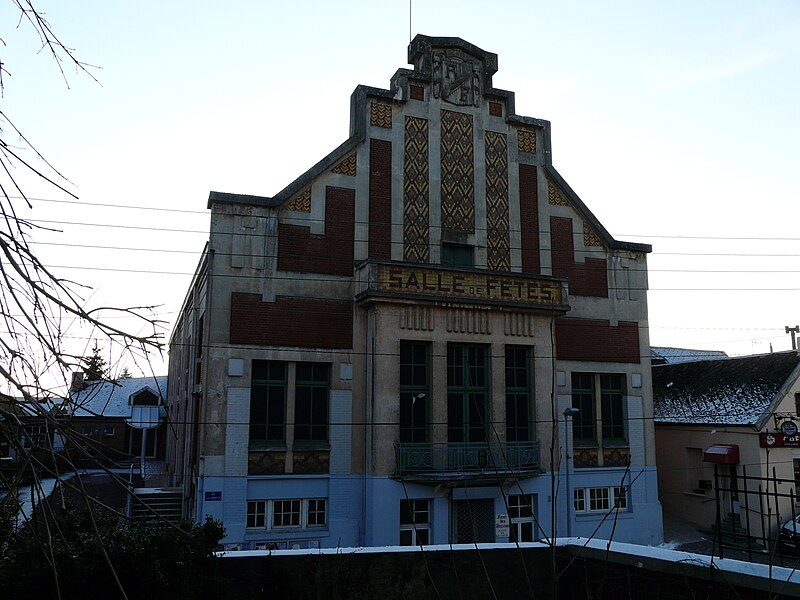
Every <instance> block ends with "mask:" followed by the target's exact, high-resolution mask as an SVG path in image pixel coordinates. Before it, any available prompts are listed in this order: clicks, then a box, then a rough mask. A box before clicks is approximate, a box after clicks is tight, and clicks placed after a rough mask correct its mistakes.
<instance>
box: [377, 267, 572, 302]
mask: <svg viewBox="0 0 800 600" xmlns="http://www.w3.org/2000/svg"><path fill="white" fill-rule="evenodd" d="M378 289H379V290H381V291H385V292H400V293H410V294H424V295H426V296H438V297H441V298H459V299H473V300H495V301H501V302H515V303H521V304H543V305H548V306H551V305H558V304H561V303H562V296H561V284H560V283H559V282H557V281H550V280H547V279H536V278H531V277H524V276H514V275H497V274H494V273H491V274H489V273H486V274H484V273H464V272H457V271H444V270H439V269H429V268H425V267H408V266H402V265H379V272H378Z"/></svg>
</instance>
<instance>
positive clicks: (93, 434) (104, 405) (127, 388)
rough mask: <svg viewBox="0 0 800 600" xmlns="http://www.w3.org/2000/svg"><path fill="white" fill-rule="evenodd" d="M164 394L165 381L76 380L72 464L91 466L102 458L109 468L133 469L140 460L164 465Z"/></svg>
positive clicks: (72, 397)
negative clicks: (129, 465)
mask: <svg viewBox="0 0 800 600" xmlns="http://www.w3.org/2000/svg"><path fill="white" fill-rule="evenodd" d="M166 394H167V377H166V376H159V377H131V378H127V379H116V380H97V381H84V380H83V378H82V377H76V378H75V379H74V380H73V385H72V389H71V390H70V402H69V408H70V412H71V419H70V422H71V430H70V433H71V436H73V438H72V439H69V440H68V444H69V446H70V447H71V448H72V449H73V456H72V458H73V460H75V461H77V462H79V463H83V464H91V463H92V462H94V461H95V460H98V459H99V460H102V461H103V462H105V463H106V464H107V465H115V464H121V463H125V464H130V462H131V461H137V460H141V458H142V457H144V459H145V460H147V459H150V460H155V461H159V460H160V461H163V459H164V456H165V450H166V430H167V426H166V424H164V423H163V418H164V416H165V409H164V405H165V403H166ZM143 440H144V453H142V449H143V448H142V441H143Z"/></svg>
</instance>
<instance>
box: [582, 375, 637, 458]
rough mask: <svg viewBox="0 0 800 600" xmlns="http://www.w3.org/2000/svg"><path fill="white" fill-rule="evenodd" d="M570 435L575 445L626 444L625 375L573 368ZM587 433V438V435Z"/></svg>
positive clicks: (615, 445)
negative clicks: (575, 411)
mask: <svg viewBox="0 0 800 600" xmlns="http://www.w3.org/2000/svg"><path fill="white" fill-rule="evenodd" d="M571 382H572V393H571V398H572V407H573V408H577V409H578V411H579V412H578V414H577V415H575V416H573V417H572V438H573V443H574V444H575V445H576V446H597V447H607V448H613V447H620V446H627V445H628V444H629V440H628V406H627V402H626V398H627V388H626V385H627V374H626V373H619V372H616V373H607V372H606V373H601V372H586V371H574V372H573V373H572V378H571ZM590 433H591V437H590V436H589V434H590Z"/></svg>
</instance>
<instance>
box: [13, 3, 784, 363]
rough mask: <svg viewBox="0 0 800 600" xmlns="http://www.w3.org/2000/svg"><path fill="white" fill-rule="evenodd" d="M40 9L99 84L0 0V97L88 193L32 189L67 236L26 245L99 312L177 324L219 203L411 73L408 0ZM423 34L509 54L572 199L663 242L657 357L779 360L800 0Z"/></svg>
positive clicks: (603, 8)
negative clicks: (151, 310)
mask: <svg viewBox="0 0 800 600" xmlns="http://www.w3.org/2000/svg"><path fill="white" fill-rule="evenodd" d="M38 4H39V6H40V8H42V9H43V10H44V11H45V13H46V17H47V18H48V19H49V21H50V23H51V25H52V27H53V29H54V30H55V31H56V32H57V33H58V35H59V36H60V37H61V38H62V40H63V41H64V42H65V43H66V44H67V45H68V46H70V47H71V48H74V49H75V53H76V55H77V56H78V57H79V58H80V59H81V60H83V61H85V62H87V63H90V64H92V65H96V66H97V68H93V69H90V70H91V72H92V74H93V75H94V76H95V77H96V78H97V80H98V81H99V84H98V83H95V82H94V81H92V80H91V79H90V78H88V77H86V76H85V75H82V74H79V73H75V71H74V69H66V72H67V78H68V82H69V86H67V85H66V84H65V82H64V80H63V79H62V78H61V77H60V75H59V73H58V71H57V69H56V67H55V66H54V64H53V61H52V59H51V58H49V57H48V55H47V54H46V53H45V52H39V46H38V43H37V38H36V37H35V35H34V33H33V31H32V30H31V28H30V27H29V26H27V25H26V24H25V23H23V24H21V25H20V26H19V27H18V28H15V27H14V25H15V24H16V23H17V15H16V14H15V12H14V8H13V6H12V3H11V2H8V1H7V0H6V1H2V2H0V38H2V39H3V40H4V41H5V43H6V46H5V47H0V60H2V61H3V62H4V63H5V67H6V69H7V70H8V72H9V74H8V75H6V76H5V77H4V84H5V91H4V96H3V98H2V100H0V107H2V110H3V111H4V112H5V113H6V114H7V115H8V116H9V117H10V118H11V119H13V120H14V122H15V124H16V125H17V126H18V127H19V128H20V129H21V130H22V131H23V132H24V133H25V134H26V136H27V137H28V138H29V139H30V140H31V141H32V142H33V143H34V144H35V145H36V146H37V147H38V149H39V150H40V151H41V152H42V153H43V154H44V155H45V156H46V157H47V158H48V160H49V161H50V162H51V163H53V164H54V165H55V166H56V167H57V168H58V169H59V170H60V171H61V172H62V173H63V174H64V175H65V176H66V177H67V178H68V179H69V181H70V182H71V183H70V184H67V185H68V187H69V188H70V189H71V190H73V191H74V192H75V193H76V194H77V195H78V196H79V197H80V203H74V202H73V203H65V202H52V201H51V200H60V201H64V200H68V197H66V196H64V195H63V194H58V193H56V192H55V191H54V190H53V189H47V188H42V187H41V186H40V185H39V184H38V183H37V182H30V183H28V186H29V187H27V188H26V190H27V191H28V192H29V194H30V195H31V196H33V197H35V198H41V199H42V200H39V201H37V202H35V203H34V209H33V210H32V211H31V212H30V213H25V214H26V216H30V217H31V218H33V219H38V220H43V221H50V222H51V223H49V226H51V227H54V228H57V229H60V230H61V232H60V233H48V234H43V233H42V234H37V235H36V239H37V240H39V241H40V242H46V243H45V244H41V245H39V246H37V248H38V249H39V250H40V252H41V255H42V257H43V258H44V262H45V263H46V264H48V265H53V266H54V267H56V270H57V271H58V272H59V273H62V274H63V275H64V276H65V277H68V278H70V279H74V280H77V281H80V282H81V283H84V284H86V285H89V286H91V287H92V288H93V289H92V290H87V291H86V298H87V302H88V304H90V305H103V304H114V305H158V307H159V308H158V310H157V312H158V314H159V316H160V317H161V318H163V319H164V320H165V321H167V323H168V324H169V325H171V323H172V321H173V320H174V319H175V316H176V314H177V311H178V310H179V308H180V305H181V302H182V301H183V298H184V294H185V292H186V289H187V287H188V284H189V281H190V279H191V274H192V272H193V271H194V268H195V266H196V263H197V260H198V258H199V255H200V252H201V250H202V248H203V243H204V241H205V240H206V239H207V234H206V232H207V231H208V227H209V215H208V212H207V210H206V202H207V198H208V192H209V191H211V190H216V191H224V192H234V193H247V194H255V195H262V196H272V195H274V194H276V193H277V192H278V191H280V190H281V189H282V188H283V187H284V186H285V185H286V184H288V183H289V182H291V181H292V180H293V179H295V178H296V177H297V176H298V175H300V174H301V173H302V172H304V171H305V170H306V169H308V168H309V167H310V166H312V165H313V164H314V163H316V162H317V161H318V160H319V159H321V158H322V157H323V156H325V155H326V154H327V153H328V152H330V151H331V150H332V149H333V148H335V147H336V146H338V145H339V144H340V143H341V142H343V141H344V140H345V139H346V137H347V134H348V127H349V98H350V94H351V92H352V91H353V89H354V88H355V86H356V85H358V84H366V85H371V86H376V87H383V88H386V87H388V85H389V79H390V77H391V76H392V74H393V73H394V72H395V71H396V70H397V69H398V68H401V67H407V66H408V65H407V62H406V57H407V55H406V52H407V46H408V42H409V4H408V1H407V0H402V1H400V0H389V1H376V0H370V1H342V2H329V1H310V0H307V1H305V2H286V1H281V2H267V1H262V2H256V1H254V0H251V1H243V0H241V1H240V0H226V1H225V2H220V1H216V2H208V1H202V0H193V1H191V2H189V1H165V0H159V1H154V0H138V1H136V2H119V1H115V2H101V1H99V0H94V1H91V0H71V1H70V2H63V1H57V0H42V1H41V2H39V3H38ZM411 30H412V33H413V34H416V33H424V34H427V35H434V36H457V37H461V38H464V39H465V40H467V41H469V42H471V43H473V44H475V45H477V46H479V47H480V48H483V49H484V50H487V51H491V52H495V53H497V54H498V58H499V70H498V72H497V74H496V75H495V77H494V84H495V86H496V87H499V88H503V89H507V90H511V91H514V92H516V107H517V112H518V113H519V114H522V115H527V116H532V117H537V118H542V119H547V120H549V121H551V123H552V133H553V139H552V146H553V164H554V166H555V167H556V168H557V169H558V170H559V172H560V173H561V174H562V175H563V176H564V178H565V179H566V180H567V182H568V183H569V184H570V186H571V187H572V188H573V189H574V190H575V191H576V192H577V193H578V195H579V196H580V197H581V199H582V200H583V201H584V202H585V203H586V204H587V205H588V206H589V208H590V209H591V210H592V211H593V212H594V213H595V215H596V216H597V217H598V218H599V219H600V221H601V222H602V223H603V224H604V225H605V227H606V228H607V229H608V230H609V231H610V232H611V234H612V235H614V236H615V237H616V238H618V239H623V240H629V241H635V242H644V243H650V244H652V246H653V253H652V254H651V255H650V256H649V259H648V263H649V271H650V273H649V283H650V289H651V291H650V292H649V296H648V299H649V309H650V339H651V343H652V344H653V345H670V346H680V347H689V348H699V349H720V350H725V351H727V352H728V353H729V354H736V355H740V354H749V353H753V352H768V351H769V347H770V344H772V346H773V347H774V349H775V350H785V349H788V348H789V347H790V339H789V336H788V335H786V334H785V333H784V326H785V325H795V324H798V323H800V308H798V306H797V302H796V298H798V296H800V260H799V259H800V231H799V230H800V219H798V217H800V208H798V203H799V201H800V198H799V197H798V191H797V190H798V182H797V179H798V171H799V169H798V155H799V153H798V150H797V144H798V140H800V2H797V1H795V0H786V1H782V2H781V1H763V2H739V1H732V0H725V1H704V2H698V1H696V0H695V1H674V0H673V1H669V2H666V1H664V2H658V3H657V2H641V1H635V0H630V1H603V2H596V1H588V0H587V1H581V2H578V1H574V2H571V1H560V2H552V1H548V2H543V1H538V0H536V1H534V0H527V1H523V2H512V1H507V0H494V1H493V2H474V1H472V0H459V1H434V0H427V1H425V0H414V2H413V7H412V11H411ZM102 205H117V206H133V207H140V208H138V209H134V208H119V207H117V206H113V207H112V206H102ZM70 333H72V334H74V335H73V341H74V343H75V344H76V345H78V347H81V345H82V346H86V347H88V346H90V345H91V341H89V340H88V339H87V338H90V337H91V332H88V331H82V330H80V329H77V328H75V329H74V330H71V332H70ZM167 335H168V330H167ZM112 361H113V357H112ZM128 367H129V368H131V370H132V371H133V372H134V374H139V371H138V369H137V368H136V367H135V366H134V365H132V364H128ZM155 370H156V372H157V373H165V372H166V366H165V364H164V363H163V362H160V361H159V360H156V362H155Z"/></svg>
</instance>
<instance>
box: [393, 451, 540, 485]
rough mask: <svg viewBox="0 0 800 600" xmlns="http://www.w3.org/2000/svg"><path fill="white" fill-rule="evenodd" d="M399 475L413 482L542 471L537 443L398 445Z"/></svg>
mask: <svg viewBox="0 0 800 600" xmlns="http://www.w3.org/2000/svg"><path fill="white" fill-rule="evenodd" d="M395 453H396V458H397V470H396V475H397V476H398V477H401V478H403V479H408V480H414V481H442V480H448V479H463V478H465V477H466V478H468V479H489V480H492V481H495V482H496V480H497V477H498V476H508V475H519V474H525V475H534V474H537V473H539V472H541V468H540V463H539V443H538V442H507V443H503V444H501V443H492V444H488V443H485V442H479V443H453V444H444V443H441V444H419V443H416V444H395Z"/></svg>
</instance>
